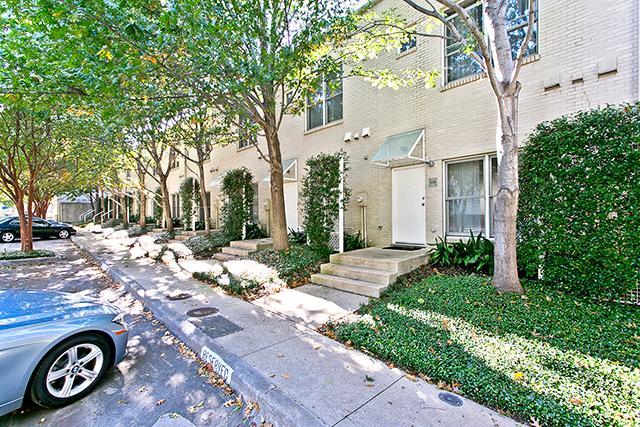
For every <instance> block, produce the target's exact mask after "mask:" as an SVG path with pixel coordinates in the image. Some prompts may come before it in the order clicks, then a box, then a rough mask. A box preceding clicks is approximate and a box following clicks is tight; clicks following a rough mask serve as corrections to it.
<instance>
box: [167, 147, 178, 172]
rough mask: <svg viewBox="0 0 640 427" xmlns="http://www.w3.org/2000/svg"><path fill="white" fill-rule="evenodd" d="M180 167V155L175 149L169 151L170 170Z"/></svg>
mask: <svg viewBox="0 0 640 427" xmlns="http://www.w3.org/2000/svg"><path fill="white" fill-rule="evenodd" d="M178 167H180V158H179V157H178V153H176V150H174V149H173V148H172V149H170V150H169V169H176V168H178Z"/></svg>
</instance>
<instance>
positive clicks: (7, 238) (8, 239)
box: [1, 231, 16, 243]
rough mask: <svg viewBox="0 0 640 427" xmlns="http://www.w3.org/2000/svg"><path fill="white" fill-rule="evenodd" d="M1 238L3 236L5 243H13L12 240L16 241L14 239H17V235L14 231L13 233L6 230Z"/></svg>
mask: <svg viewBox="0 0 640 427" xmlns="http://www.w3.org/2000/svg"><path fill="white" fill-rule="evenodd" d="M1 238H2V241H3V242H4V243H11V242H13V241H14V239H15V238H16V237H15V236H14V235H13V233H11V232H10V231H6V232H4V233H2V236H1Z"/></svg>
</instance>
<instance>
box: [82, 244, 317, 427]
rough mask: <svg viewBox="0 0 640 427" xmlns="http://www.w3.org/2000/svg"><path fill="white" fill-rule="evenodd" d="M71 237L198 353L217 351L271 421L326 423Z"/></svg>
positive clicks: (236, 383)
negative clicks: (204, 350)
mask: <svg viewBox="0 0 640 427" xmlns="http://www.w3.org/2000/svg"><path fill="white" fill-rule="evenodd" d="M71 241H72V242H73V243H74V244H75V245H76V246H77V247H78V248H80V249H81V250H82V251H84V252H85V253H87V254H88V255H89V256H90V257H91V258H92V259H93V260H94V261H95V262H96V263H97V264H98V265H99V266H100V268H101V269H102V270H103V271H104V272H105V273H106V274H107V275H108V276H109V277H110V278H111V279H112V280H114V281H116V282H118V283H120V284H122V285H124V286H125V287H126V288H127V289H128V290H129V291H130V292H131V294H132V295H133V296H134V297H135V298H137V299H138V300H140V301H141V302H142V303H143V304H144V305H145V306H146V307H147V308H148V309H150V310H151V311H152V312H153V313H154V315H156V316H157V317H158V319H159V320H161V321H162V322H163V323H164V324H165V326H166V327H167V328H168V329H169V330H170V331H171V333H173V334H174V335H175V336H177V337H178V338H179V339H180V340H181V341H182V342H184V343H185V344H186V345H187V346H189V347H190V348H191V349H193V350H194V352H195V353H196V354H197V355H198V357H200V354H199V351H198V350H199V349H202V347H204V346H207V347H208V348H209V349H211V350H212V351H214V352H215V353H217V354H218V355H219V356H220V357H221V358H222V359H223V360H224V361H225V362H226V363H227V364H228V365H229V366H231V368H232V369H233V375H232V377H231V382H230V384H229V385H230V386H231V387H232V388H233V389H234V390H235V391H236V392H237V393H238V394H240V395H242V396H243V397H244V398H245V400H247V399H248V400H252V401H254V402H258V403H259V404H260V415H262V416H263V417H264V418H265V419H266V420H267V421H269V422H271V423H274V424H275V425H282V426H326V425H327V424H326V423H324V422H323V421H322V420H320V418H318V417H316V416H315V415H314V414H313V413H312V412H310V411H309V410H308V409H307V408H305V407H304V406H302V405H301V404H299V403H298V402H296V401H295V400H293V399H292V398H290V397H289V396H287V395H286V394H284V393H283V392H282V391H281V390H280V389H278V388H277V387H276V386H275V385H273V384H272V383H271V382H269V381H268V380H267V379H266V378H265V377H264V376H262V374H260V373H259V372H257V371H256V370H255V369H254V368H252V367H251V366H250V365H249V364H248V363H246V362H245V361H244V360H243V359H242V358H240V357H239V356H238V355H236V354H233V353H230V352H229V351H227V350H225V349H224V348H222V347H220V346H219V345H218V344H216V342H215V341H214V340H212V339H211V338H209V337H208V336H207V335H206V334H205V333H204V332H202V331H200V330H199V329H198V328H197V327H196V326H195V325H194V324H193V323H191V322H190V321H189V319H188V318H187V317H186V316H182V315H179V314H177V313H175V312H173V311H171V310H170V309H168V308H167V307H166V306H165V305H164V304H162V303H161V302H158V301H157V300H155V299H152V298H149V297H148V296H147V295H146V291H145V289H144V288H143V287H142V285H140V284H139V283H138V282H137V281H135V280H134V279H133V278H132V277H130V276H129V275H127V274H126V273H125V272H123V271H122V270H120V269H119V268H118V267H116V266H114V265H113V264H111V263H109V262H108V261H106V260H105V259H103V258H101V257H100V256H99V255H97V254H94V253H93V252H92V251H91V249H90V248H89V247H88V246H87V245H86V244H85V243H84V242H81V241H78V240H76V239H75V238H72V239H71Z"/></svg>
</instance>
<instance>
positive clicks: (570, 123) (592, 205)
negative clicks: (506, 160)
mask: <svg viewBox="0 0 640 427" xmlns="http://www.w3.org/2000/svg"><path fill="white" fill-rule="evenodd" d="M520 190H521V191H520V207H519V217H518V236H519V252H518V258H519V263H520V266H521V268H522V270H524V272H525V273H526V274H528V275H529V276H530V277H532V276H534V275H537V272H538V268H539V267H540V269H541V271H542V273H543V280H544V282H545V283H547V284H548V285H549V286H553V287H557V288H562V289H564V290H566V291H569V292H571V293H574V294H577V295H584V296H591V297H598V298H611V299H617V298H619V297H621V296H622V295H624V294H625V293H627V292H629V291H630V290H632V289H633V288H635V287H636V286H638V283H640V214H639V212H640V107H639V105H623V106H612V107H606V108H602V109H596V110H591V111H587V112H582V113H578V114H576V115H574V116H568V117H561V118H559V119H556V120H553V121H551V122H545V123H541V124H540V125H538V127H537V128H536V129H535V131H534V132H533V134H532V135H531V137H530V138H529V142H528V143H527V145H526V147H525V148H524V149H523V152H522V159H521V170H520Z"/></svg>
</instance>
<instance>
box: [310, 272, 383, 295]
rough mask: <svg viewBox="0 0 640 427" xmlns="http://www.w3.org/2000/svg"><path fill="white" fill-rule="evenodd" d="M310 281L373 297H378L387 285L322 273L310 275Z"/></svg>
mask: <svg viewBox="0 0 640 427" xmlns="http://www.w3.org/2000/svg"><path fill="white" fill-rule="evenodd" d="M311 282H312V283H315V284H316V285H322V286H327V287H329V288H333V289H338V290H341V291H345V292H351V293H353V294H358V295H365V296H368V297H374V298H380V294H381V293H382V291H384V290H385V289H387V285H381V284H379V283H372V282H366V281H364V280H355V279H349V278H347V277H340V276H334V275H331V274H322V273H320V274H314V275H312V276H311Z"/></svg>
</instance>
